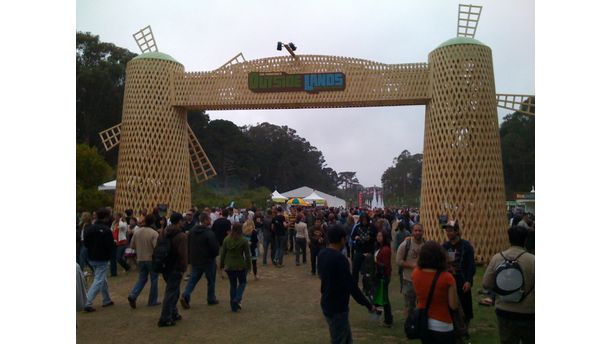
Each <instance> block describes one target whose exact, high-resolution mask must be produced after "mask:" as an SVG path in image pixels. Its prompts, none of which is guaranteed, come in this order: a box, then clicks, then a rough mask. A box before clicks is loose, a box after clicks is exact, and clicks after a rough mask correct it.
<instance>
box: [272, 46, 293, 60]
mask: <svg viewBox="0 0 612 344" xmlns="http://www.w3.org/2000/svg"><path fill="white" fill-rule="evenodd" d="M283 47H285V49H287V51H288V52H289V54H291V56H293V57H294V58H296V59H297V56H296V55H295V53H294V51H296V50H297V46H295V44H293V42H291V43H289V44H285V43H283V42H278V43H276V50H279V51H280V50H283Z"/></svg>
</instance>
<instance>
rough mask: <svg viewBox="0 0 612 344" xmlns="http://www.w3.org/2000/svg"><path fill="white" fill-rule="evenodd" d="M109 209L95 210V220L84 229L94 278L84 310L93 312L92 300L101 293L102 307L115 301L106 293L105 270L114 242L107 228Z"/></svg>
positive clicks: (85, 243) (106, 269)
mask: <svg viewBox="0 0 612 344" xmlns="http://www.w3.org/2000/svg"><path fill="white" fill-rule="evenodd" d="M110 216H111V215H110V211H109V210H108V209H107V208H100V209H99V210H98V211H97V212H96V222H95V224H93V225H92V226H89V227H88V228H87V229H86V230H85V234H84V241H83V243H84V245H85V247H86V248H87V259H88V261H89V264H90V265H91V266H92V267H93V270H94V280H93V283H92V284H91V287H90V288H89V290H88V291H87V302H86V303H85V307H84V309H83V310H84V311H85V312H94V311H95V310H96V309H95V308H93V301H94V299H95V298H96V296H97V295H98V293H100V292H101V293H102V307H108V306H112V305H114V304H115V303H114V302H113V300H111V297H110V294H109V293H108V282H107V281H106V272H107V271H108V267H109V263H110V259H111V256H112V253H113V247H114V246H115V243H114V241H113V233H112V232H111V230H110V228H109V226H108V225H109V223H110Z"/></svg>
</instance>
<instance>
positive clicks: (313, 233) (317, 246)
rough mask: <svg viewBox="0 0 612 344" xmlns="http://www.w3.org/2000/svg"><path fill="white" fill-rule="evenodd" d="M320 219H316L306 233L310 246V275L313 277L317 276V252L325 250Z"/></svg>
mask: <svg viewBox="0 0 612 344" xmlns="http://www.w3.org/2000/svg"><path fill="white" fill-rule="evenodd" d="M322 222H323V221H322V220H321V218H319V217H317V218H316V219H315V222H314V226H313V227H312V228H311V229H310V233H308V238H309V239H310V240H309V245H310V268H311V269H310V273H311V274H312V275H313V276H314V275H316V274H317V265H318V264H317V259H318V256H319V252H320V251H321V250H322V249H323V248H325V240H326V237H325V232H324V231H323V227H322Z"/></svg>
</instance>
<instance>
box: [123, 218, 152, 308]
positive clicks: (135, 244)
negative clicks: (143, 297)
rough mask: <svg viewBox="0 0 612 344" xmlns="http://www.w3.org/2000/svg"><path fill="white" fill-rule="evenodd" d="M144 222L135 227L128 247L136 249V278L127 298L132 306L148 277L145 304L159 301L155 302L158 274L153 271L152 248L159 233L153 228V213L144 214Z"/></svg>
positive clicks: (134, 306)
mask: <svg viewBox="0 0 612 344" xmlns="http://www.w3.org/2000/svg"><path fill="white" fill-rule="evenodd" d="M132 220H133V218H132ZM144 222H145V223H144V227H136V229H135V230H134V234H133V235H132V240H131V242H130V248H132V249H134V250H136V262H137V263H138V280H137V281H136V284H135V285H134V288H133V289H132V291H131V292H130V294H129V295H128V298H127V299H128V302H129V304H130V307H132V308H136V299H138V296H139V295H140V292H142V290H143V289H144V287H145V285H146V284H147V279H148V278H149V277H150V279H151V286H150V288H149V302H148V303H147V305H148V306H157V305H159V302H157V296H158V291H157V280H158V276H159V275H158V274H157V272H155V271H153V250H154V249H155V245H157V238H158V237H159V233H157V231H156V230H155V229H153V227H154V226H155V215H153V214H149V215H147V216H145V220H144Z"/></svg>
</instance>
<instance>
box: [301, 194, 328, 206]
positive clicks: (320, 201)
mask: <svg viewBox="0 0 612 344" xmlns="http://www.w3.org/2000/svg"><path fill="white" fill-rule="evenodd" d="M304 200H305V201H308V202H315V204H317V205H323V204H325V203H327V201H326V200H325V198H323V197H321V196H319V195H317V192H316V191H313V192H312V193H311V194H310V195H308V196H306V197H304Z"/></svg>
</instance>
